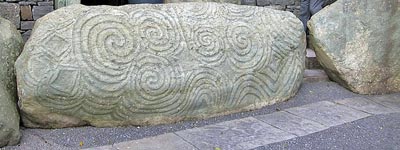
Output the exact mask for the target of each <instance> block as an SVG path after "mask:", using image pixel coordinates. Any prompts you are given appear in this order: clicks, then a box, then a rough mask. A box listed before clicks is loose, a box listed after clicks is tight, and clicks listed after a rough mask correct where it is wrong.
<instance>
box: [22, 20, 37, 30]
mask: <svg viewBox="0 0 400 150" xmlns="http://www.w3.org/2000/svg"><path fill="white" fill-rule="evenodd" d="M34 24H35V21H22V22H21V30H31V29H32V28H33V25H34Z"/></svg>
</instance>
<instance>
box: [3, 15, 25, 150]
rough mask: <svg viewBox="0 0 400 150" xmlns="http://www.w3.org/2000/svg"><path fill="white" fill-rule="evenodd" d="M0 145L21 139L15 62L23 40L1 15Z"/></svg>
mask: <svg viewBox="0 0 400 150" xmlns="http://www.w3.org/2000/svg"><path fill="white" fill-rule="evenodd" d="M0 31H1V32H0V147H2V146H6V145H15V144H18V142H19V139H20V136H21V134H20V131H19V121H20V118H19V115H18V111H17V85H16V83H15V74H14V62H15V60H16V59H17V57H18V55H19V53H20V52H21V50H22V46H23V41H22V37H21V34H20V33H19V32H18V31H17V28H16V27H15V26H14V25H13V24H12V23H11V22H10V21H8V20H6V19H3V18H1V17H0Z"/></svg>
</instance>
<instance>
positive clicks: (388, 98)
mask: <svg viewBox="0 0 400 150" xmlns="http://www.w3.org/2000/svg"><path fill="white" fill-rule="evenodd" d="M368 98H369V99H371V100H373V101H374V102H377V103H380V104H382V105H384V106H386V107H389V108H392V109H393V110H394V111H396V112H400V95H396V94H392V95H379V96H372V97H368Z"/></svg>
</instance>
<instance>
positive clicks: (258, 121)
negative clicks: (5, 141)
mask: <svg viewBox="0 0 400 150" xmlns="http://www.w3.org/2000/svg"><path fill="white" fill-rule="evenodd" d="M389 113H400V96H399V95H385V96H370V97H354V98H347V99H341V100H337V101H334V102H329V101H321V102H317V103H312V104H308V105H303V106H300V107H293V108H289V109H284V110H281V111H278V112H275V113H271V114H267V115H259V116H254V117H247V118H242V119H237V120H232V121H226V122H222V123H218V124H214V125H208V126H204V127H200V128H193V129H188V130H183V131H178V132H173V133H167V134H163V135H159V136H155V137H150V138H145V139H140V140H134V141H128V142H122V143H117V144H113V145H108V146H103V147H95V148H89V150H97V149H135V150H149V149H163V150H167V149H168V150H169V149H170V150H176V149H210V150H211V149H229V150H231V149H238V150H243V149H253V148H257V147H260V146H264V145H268V144H271V143H276V142H280V141H285V140H288V139H292V138H296V137H299V136H305V135H308V134H312V133H315V132H319V131H323V130H326V129H328V128H330V127H334V126H338V125H341V124H345V123H349V122H353V121H355V120H359V119H362V118H366V117H370V116H373V115H380V114H389Z"/></svg>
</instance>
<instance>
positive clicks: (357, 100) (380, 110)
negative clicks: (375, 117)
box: [335, 97, 395, 114]
mask: <svg viewBox="0 0 400 150" xmlns="http://www.w3.org/2000/svg"><path fill="white" fill-rule="evenodd" d="M335 102H336V103H339V104H342V105H345V106H348V107H351V108H354V109H357V110H361V111H364V112H367V113H370V114H386V113H392V112H395V111H394V109H392V108H389V107H385V106H383V105H382V104H379V103H377V102H374V101H371V100H369V99H367V98H364V97H354V98H347V99H342V100H337V101H335Z"/></svg>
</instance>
